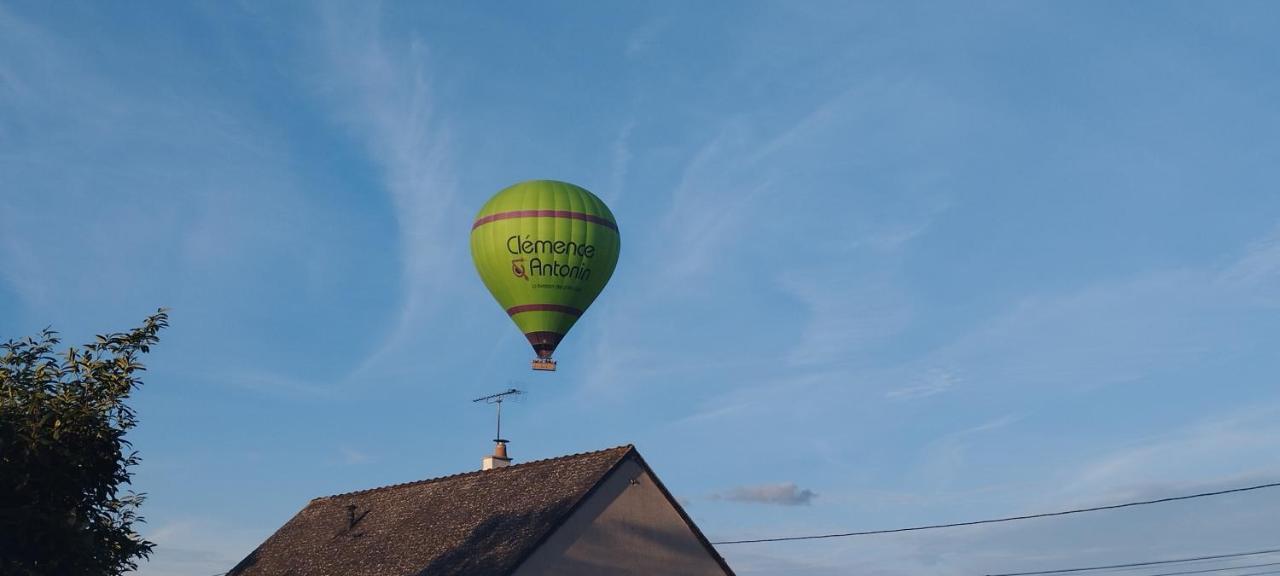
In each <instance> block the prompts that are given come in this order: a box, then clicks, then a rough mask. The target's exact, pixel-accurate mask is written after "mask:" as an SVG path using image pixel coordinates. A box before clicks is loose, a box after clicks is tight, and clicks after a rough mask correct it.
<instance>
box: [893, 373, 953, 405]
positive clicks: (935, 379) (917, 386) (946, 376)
mask: <svg viewBox="0 0 1280 576" xmlns="http://www.w3.org/2000/svg"><path fill="white" fill-rule="evenodd" d="M959 382H960V377H959V376H958V375H957V374H956V373H955V372H953V371H951V370H945V369H942V368H931V369H928V370H925V371H924V373H923V374H922V375H921V376H920V377H919V378H917V379H916V380H914V381H913V382H911V383H909V384H907V385H905V386H900V387H896V388H891V389H889V390H888V391H887V392H885V393H884V397H885V398H887V399H889V400H915V399H917V398H928V397H930V396H933V395H936V394H941V393H943V392H946V391H948V390H950V389H951V388H952V387H954V386H955V385H956V384H957V383H959Z"/></svg>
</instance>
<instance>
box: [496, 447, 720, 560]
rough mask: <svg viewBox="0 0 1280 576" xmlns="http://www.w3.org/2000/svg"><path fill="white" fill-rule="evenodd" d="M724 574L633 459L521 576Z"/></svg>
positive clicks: (556, 534)
mask: <svg viewBox="0 0 1280 576" xmlns="http://www.w3.org/2000/svg"><path fill="white" fill-rule="evenodd" d="M652 574H669V575H682V576H685V575H687V576H724V574H726V572H725V571H724V570H723V569H722V568H721V567H720V564H719V563H717V562H716V561H715V559H714V558H713V557H712V556H711V554H709V553H708V552H707V550H706V549H705V548H704V547H703V546H702V543H701V542H699V540H698V538H697V536H695V535H694V533H693V531H692V530H690V529H689V527H688V526H687V525H686V524H685V523H684V520H683V519H681V518H680V515H679V513H678V512H676V510H675V508H673V507H672V506H671V504H670V503H669V502H668V501H667V499H666V497H665V496H664V495H663V494H662V491H661V490H660V489H659V488H658V487H657V486H656V485H654V481H653V478H652V477H650V476H649V475H648V473H646V472H645V470H644V468H643V467H641V466H640V465H639V464H636V463H635V461H633V460H630V459H628V460H627V461H625V462H623V463H622V464H621V465H620V466H619V467H618V469H617V470H616V471H615V472H614V473H613V474H612V475H611V476H610V477H609V478H607V479H606V480H605V481H604V483H603V484H601V486H600V487H599V488H598V489H597V490H596V492H595V493H594V494H592V495H591V496H590V497H589V498H588V499H587V501H585V502H584V503H583V505H582V506H581V507H579V508H578V510H577V511H575V512H574V514H573V516H571V517H570V518H569V519H568V521H566V522H565V523H564V524H563V525H562V526H561V527H560V528H559V529H557V530H556V531H555V532H554V533H553V534H552V535H551V537H550V538H549V539H548V540H547V542H546V543H544V544H543V545H542V546H541V547H540V548H538V550H537V551H535V552H534V553H533V555H531V556H530V557H529V558H528V559H527V560H525V562H524V564H522V565H521V566H520V568H518V569H517V570H516V572H515V576H552V575H556V576H578V575H584V576H585V575H595V576H600V575H604V576H632V575H634V576H640V575H652Z"/></svg>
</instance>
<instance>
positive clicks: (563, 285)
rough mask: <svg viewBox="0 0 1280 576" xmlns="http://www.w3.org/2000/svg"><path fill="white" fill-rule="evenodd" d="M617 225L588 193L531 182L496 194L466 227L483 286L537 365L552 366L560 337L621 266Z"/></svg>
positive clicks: (557, 184) (561, 185)
mask: <svg viewBox="0 0 1280 576" xmlns="http://www.w3.org/2000/svg"><path fill="white" fill-rule="evenodd" d="M620 246H621V243H620V240H619V236H618V223H617V221H616V220H614V218H613V212H610V211H609V207H608V206H605V205H604V202H603V201H601V200H600V199H599V198H597V197H596V195H595V194H592V193H590V192H588V191H587V190H585V189H583V188H581V187H578V186H574V185H573V184H569V183H567V182H556V181H554V180H530V181H528V182H521V183H519V184H516V185H515V186H511V187H510V188H507V189H505V190H502V191H501V192H498V193H497V194H495V195H494V196H493V198H490V199H489V201H488V202H486V203H485V205H484V207H483V208H481V209H480V213H479V214H477V215H476V221H475V223H474V224H472V226H471V258H472V259H473V260H475V263H476V270H477V271H479V272H480V279H481V280H483V281H484V285H485V287H487V288H488V289H489V292H491V293H492V294H493V297H494V299H496V300H497V301H498V304H500V305H501V306H502V309H503V310H505V311H506V312H507V315H508V316H510V317H511V319H512V320H513V321H514V322H515V323H516V326H517V327H519V328H520V331H521V332H523V333H524V335H525V337H526V338H528V339H529V344H530V345H532V346H533V350H534V352H536V353H537V355H538V357H537V358H536V359H534V361H533V368H534V369H535V370H555V369H556V364H555V360H552V359H551V354H552V353H553V352H555V350H556V346H558V345H559V344H560V340H561V339H562V338H564V335H565V334H566V333H568V332H569V329H570V328H572V327H573V324H574V323H575V322H577V321H578V318H580V317H581V316H582V313H583V312H585V311H586V309H587V307H588V306H590V305H591V303H592V302H593V301H595V299H596V296H598V295H600V290H602V289H604V285H605V284H606V283H608V282H609V277H610V276H612V275H613V268H614V266H616V265H617V264H618V249H619V248H620Z"/></svg>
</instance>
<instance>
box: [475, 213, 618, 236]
mask: <svg viewBox="0 0 1280 576" xmlns="http://www.w3.org/2000/svg"><path fill="white" fill-rule="evenodd" d="M508 218H572V219H574V220H582V221H584V222H590V223H592V224H599V225H601V226H604V227H605V228H609V229H611V230H613V231H614V232H617V231H618V225H617V224H615V223H614V222H613V221H612V220H609V219H608V218H601V217H600V216H596V215H595V214H587V213H585V212H570V211H568V210H512V211H510V212H498V213H497V214H490V215H488V216H481V217H479V218H476V223H475V224H472V225H471V229H472V230H475V229H476V228H479V227H481V226H483V225H485V224H488V223H490V222H495V221H497V220H506V219H508Z"/></svg>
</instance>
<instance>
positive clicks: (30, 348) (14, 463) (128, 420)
mask: <svg viewBox="0 0 1280 576" xmlns="http://www.w3.org/2000/svg"><path fill="white" fill-rule="evenodd" d="M167 325H168V315H167V314H166V313H165V311H164V310H163V309H161V310H159V311H157V312H156V313H155V314H153V315H152V316H150V317H148V318H147V319H146V321H145V322H144V323H143V325H142V326H141V327H139V328H136V329H134V330H131V331H129V332H124V333H116V334H108V335H102V336H98V337H97V340H96V341H95V342H93V343H91V344H87V345H85V346H83V347H81V348H75V347H72V348H70V349H68V350H66V351H65V352H56V351H55V348H56V347H57V346H58V345H59V344H60V340H59V338H58V335H57V333H56V332H53V331H51V330H49V329H45V330H44V331H43V332H42V333H41V334H40V335H39V336H37V337H29V338H23V339H19V340H10V341H8V342H6V343H4V344H3V345H0V574H4V575H6V576H9V575H12V576H36V575H39V576H45V575H53V574H58V575H61V574H76V575H81V574H83V575H92V576H98V575H118V574H122V573H124V572H126V571H129V570H132V569H134V568H136V567H137V561H138V560H139V559H142V558H146V557H147V556H148V555H150V553H151V550H152V548H153V547H154V544H152V543H150V542H147V541H146V540H144V539H143V538H142V537H141V536H140V535H139V534H138V533H137V532H135V531H134V528H133V525H134V523H135V522H142V518H141V517H140V516H138V512H137V511H138V507H139V505H140V504H141V503H142V500H143V496H144V495H143V494H137V493H134V492H133V491H131V490H130V491H125V490H124V487H126V486H127V485H129V483H130V479H131V477H132V476H133V473H132V472H130V467H132V466H134V465H136V464H137V463H138V455H137V452H135V451H134V450H133V448H132V445H131V444H129V441H128V440H126V439H125V433H126V432H128V431H129V429H130V428H133V427H134V425H135V424H136V423H137V419H136V416H135V414H134V411H133V409H131V408H130V407H129V406H128V404H126V403H125V402H126V400H128V398H129V394H130V393H131V392H132V391H133V390H134V389H135V388H137V387H139V386H140V385H141V384H142V381H141V380H140V379H139V378H140V372H142V371H143V370H145V368H144V367H143V365H142V364H141V363H140V362H139V357H140V356H141V355H142V354H145V353H147V352H149V351H150V350H151V346H152V345H153V344H155V343H156V342H158V341H159V338H158V337H157V334H158V333H159V331H160V330H161V329H162V328H164V327H166V326H167Z"/></svg>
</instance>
